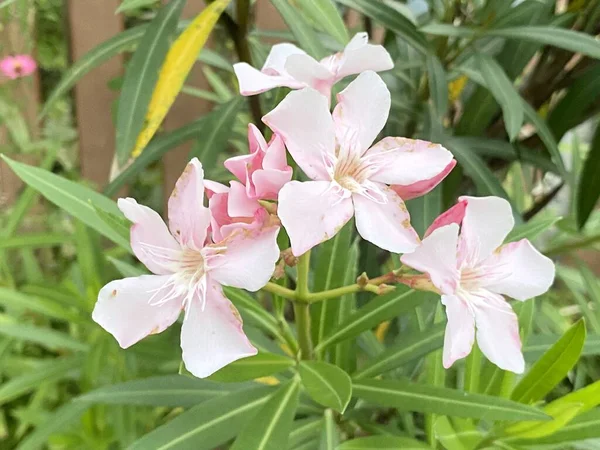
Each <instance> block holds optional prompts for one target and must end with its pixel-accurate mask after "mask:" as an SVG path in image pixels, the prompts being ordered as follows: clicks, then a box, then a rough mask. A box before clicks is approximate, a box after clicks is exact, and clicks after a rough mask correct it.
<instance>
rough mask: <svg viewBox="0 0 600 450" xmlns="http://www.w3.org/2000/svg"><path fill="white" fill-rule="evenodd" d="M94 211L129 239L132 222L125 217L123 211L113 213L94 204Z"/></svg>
mask: <svg viewBox="0 0 600 450" xmlns="http://www.w3.org/2000/svg"><path fill="white" fill-rule="evenodd" d="M92 206H93V207H94V211H96V214H97V215H98V217H99V218H100V219H101V220H102V221H103V222H104V223H105V224H106V225H108V226H109V227H111V228H112V229H113V230H114V231H115V233H118V234H119V235H120V236H121V237H122V238H123V239H124V240H127V241H129V240H130V236H131V232H130V229H131V222H129V220H127V219H126V218H125V216H124V215H123V213H122V212H120V211H119V214H118V215H117V214H112V213H109V212H107V211H104V210H103V209H101V208H98V207H97V206H94V205H93V204H92Z"/></svg>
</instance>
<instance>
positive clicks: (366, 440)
mask: <svg viewBox="0 0 600 450" xmlns="http://www.w3.org/2000/svg"><path fill="white" fill-rule="evenodd" d="M427 448H430V447H428V446H427V445H426V444H425V443H424V442H419V441H417V440H415V439H410V438H406V437H399V436H389V435H382V436H369V437H361V438H358V439H352V440H350V441H346V442H344V443H342V444H341V445H339V446H338V448H337V450H398V449H402V450H423V449H427Z"/></svg>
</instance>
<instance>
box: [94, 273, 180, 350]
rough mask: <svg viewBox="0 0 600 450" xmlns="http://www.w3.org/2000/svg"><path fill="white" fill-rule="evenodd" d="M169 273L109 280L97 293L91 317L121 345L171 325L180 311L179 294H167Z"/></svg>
mask: <svg viewBox="0 0 600 450" xmlns="http://www.w3.org/2000/svg"><path fill="white" fill-rule="evenodd" d="M169 278H170V277H169V276H167V275H162V276H157V275H142V276H140V277H133V278H124V279H122V280H116V281H111V282H110V283H108V284H107V285H106V286H104V287H103V288H102V289H100V293H99V294H98V302H97V303H96V306H95V307H94V311H93V312H92V319H94V321H95V322H96V323H97V324H98V325H100V326H101V327H102V328H104V329H105V330H106V331H108V332H109V333H110V334H112V335H113V336H114V337H115V339H116V340H117V342H118V343H119V345H120V346H121V347H122V348H127V347H130V346H131V345H133V344H135V343H136V342H138V341H139V340H141V339H143V338H145V337H146V336H148V335H149V334H156V333H160V332H162V331H164V330H165V329H167V328H168V327H169V326H171V325H172V324H173V323H174V322H175V321H176V320H177V317H179V313H180V312H181V302H182V299H181V298H172V299H170V300H168V301H166V302H165V303H162V304H159V303H160V301H161V300H163V299H165V298H166V297H167V296H169V295H170V291H171V285H168V286H167V282H168V281H169Z"/></svg>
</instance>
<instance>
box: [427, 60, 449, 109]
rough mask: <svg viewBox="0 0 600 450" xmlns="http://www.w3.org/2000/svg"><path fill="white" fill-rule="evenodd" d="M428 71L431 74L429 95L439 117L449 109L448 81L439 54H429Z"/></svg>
mask: <svg viewBox="0 0 600 450" xmlns="http://www.w3.org/2000/svg"><path fill="white" fill-rule="evenodd" d="M427 73H428V75H429V96H430V97H431V100H432V102H433V106H434V108H435V112H436V113H437V116H438V117H444V116H445V115H446V111H447V110H448V82H447V81H446V71H445V70H444V66H443V65H442V63H441V61H440V60H439V59H438V57H437V56H435V55H434V54H431V53H430V54H428V55H427Z"/></svg>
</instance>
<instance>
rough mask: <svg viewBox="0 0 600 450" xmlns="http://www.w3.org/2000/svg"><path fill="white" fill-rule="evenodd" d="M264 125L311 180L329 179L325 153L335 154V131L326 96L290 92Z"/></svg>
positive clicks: (304, 92)
mask: <svg viewBox="0 0 600 450" xmlns="http://www.w3.org/2000/svg"><path fill="white" fill-rule="evenodd" d="M263 122H264V123H266V124H267V125H268V126H269V127H270V128H271V129H272V130H273V131H274V132H275V133H277V134H278V135H279V136H281V138H282V139H283V141H284V142H285V145H286V147H287V149H288V151H289V152H290V154H291V155H292V157H293V158H294V160H295V161H296V163H297V164H298V165H299V166H300V168H301V169H302V170H303V171H304V173H306V175H308V177H309V178H312V179H313V180H325V179H329V176H328V174H327V169H326V167H325V163H324V153H330V154H333V152H334V149H335V131H334V126H333V120H332V118H331V114H330V113H329V106H328V105H327V99H326V98H325V97H323V96H322V95H321V94H319V93H318V92H317V91H315V90H314V89H310V88H307V89H302V90H301V91H294V92H291V93H289V94H288V95H287V97H286V98H285V99H283V101H282V102H281V103H279V105H277V107H276V108H275V109H274V110H273V111H271V112H270V113H269V114H267V115H266V116H264V117H263Z"/></svg>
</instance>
